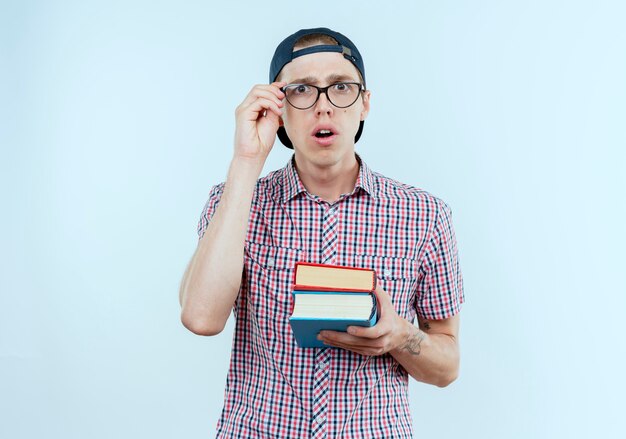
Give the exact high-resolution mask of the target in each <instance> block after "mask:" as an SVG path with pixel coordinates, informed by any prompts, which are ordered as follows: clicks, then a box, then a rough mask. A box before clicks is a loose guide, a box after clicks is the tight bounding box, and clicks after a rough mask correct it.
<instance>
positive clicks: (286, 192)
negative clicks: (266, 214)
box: [281, 154, 376, 203]
mask: <svg viewBox="0 0 626 439" xmlns="http://www.w3.org/2000/svg"><path fill="white" fill-rule="evenodd" d="M355 155H356V159H357V161H358V162H359V176H358V177H357V179H356V184H355V185H354V191H352V193H351V194H350V195H352V194H354V193H355V192H356V191H357V189H359V188H360V189H362V190H363V191H365V192H366V193H367V194H368V195H369V196H371V197H372V198H374V199H375V198H376V195H375V194H376V192H375V181H376V179H375V175H374V173H373V172H372V170H371V169H370V168H369V166H367V164H366V163H365V162H364V161H363V160H362V159H361V157H360V156H359V155H358V154H355ZM282 180H283V181H282V197H281V200H282V202H283V203H286V202H287V201H289V200H291V199H292V198H295V197H296V196H297V195H299V194H301V193H303V192H306V188H305V187H304V185H303V184H302V181H301V180H300V176H299V175H298V171H296V166H295V155H293V156H291V159H290V160H289V162H288V163H287V166H285V167H284V168H283V172H282Z"/></svg>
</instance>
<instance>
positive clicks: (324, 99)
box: [315, 90, 333, 116]
mask: <svg viewBox="0 0 626 439" xmlns="http://www.w3.org/2000/svg"><path fill="white" fill-rule="evenodd" d="M326 93H327V90H324V91H322V92H320V95H319V97H318V98H317V102H316V103H315V114H317V115H318V116H321V115H322V114H327V115H329V116H331V115H332V114H333V104H331V103H330V101H329V100H328V94H326Z"/></svg>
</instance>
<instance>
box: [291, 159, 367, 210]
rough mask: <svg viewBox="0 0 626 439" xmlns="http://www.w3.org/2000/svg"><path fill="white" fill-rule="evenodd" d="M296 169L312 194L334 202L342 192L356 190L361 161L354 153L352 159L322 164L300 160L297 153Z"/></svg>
mask: <svg viewBox="0 0 626 439" xmlns="http://www.w3.org/2000/svg"><path fill="white" fill-rule="evenodd" d="M296 171H297V172H298V176H299V177H300V181H302V184H303V185H304V187H305V188H306V190H307V191H308V192H309V193H310V194H312V195H317V196H318V197H320V198H321V199H322V200H324V201H327V202H329V203H334V202H335V201H337V200H338V199H339V197H340V196H341V195H342V194H347V193H350V192H352V191H353V190H354V186H355V184H356V180H357V178H358V176H359V162H358V161H357V159H356V156H355V155H354V154H352V156H351V159H350V160H345V161H344V160H342V161H339V162H337V163H333V164H331V165H323V166H320V165H317V164H315V163H311V162H307V161H305V160H301V161H298V157H297V154H296Z"/></svg>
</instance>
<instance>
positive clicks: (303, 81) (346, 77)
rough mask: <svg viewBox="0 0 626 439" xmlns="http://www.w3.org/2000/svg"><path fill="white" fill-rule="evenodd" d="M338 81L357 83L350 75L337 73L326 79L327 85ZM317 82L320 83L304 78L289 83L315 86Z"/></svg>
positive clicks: (311, 77)
mask: <svg viewBox="0 0 626 439" xmlns="http://www.w3.org/2000/svg"><path fill="white" fill-rule="evenodd" d="M338 81H348V82H359V81H358V80H355V79H354V78H353V77H352V76H350V75H341V74H337V73H333V74H332V75H328V76H327V77H326V82H327V83H333V82H338ZM319 82H320V81H319V80H318V79H317V78H316V77H314V76H306V77H304V78H298V79H294V80H293V81H291V84H317V83H319Z"/></svg>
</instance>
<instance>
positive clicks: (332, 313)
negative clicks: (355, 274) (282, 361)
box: [289, 290, 378, 348]
mask: <svg viewBox="0 0 626 439" xmlns="http://www.w3.org/2000/svg"><path fill="white" fill-rule="evenodd" d="M292 299H293V302H292V304H293V306H292V310H291V316H290V317H289V324H290V325H291V330H292V331H293V334H294V336H295V338H296V342H297V343H298V346H300V347H301V348H327V347H331V346H327V345H325V344H324V343H323V342H321V341H320V340H318V339H317V334H319V332H320V331H321V330H323V329H329V330H333V331H342V332H346V330H347V329H348V326H374V325H375V324H376V321H377V320H378V309H377V305H376V296H375V295H374V294H373V293H371V292H369V293H364V292H351V291H299V290H295V291H293V295H292Z"/></svg>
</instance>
